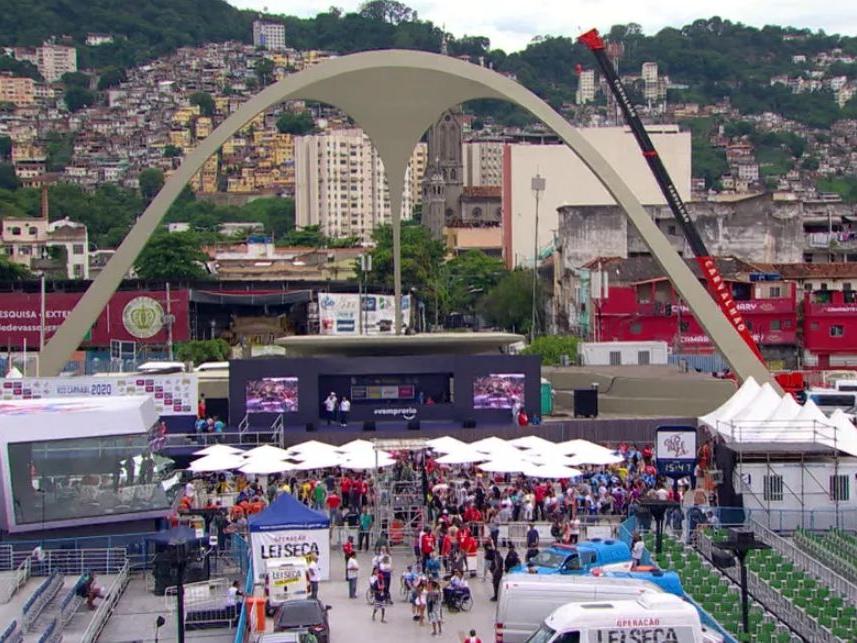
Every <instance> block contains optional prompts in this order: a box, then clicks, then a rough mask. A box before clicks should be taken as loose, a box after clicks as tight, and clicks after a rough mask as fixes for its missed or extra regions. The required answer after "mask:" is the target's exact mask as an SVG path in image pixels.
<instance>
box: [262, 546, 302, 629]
mask: <svg viewBox="0 0 857 643" xmlns="http://www.w3.org/2000/svg"><path fill="white" fill-rule="evenodd" d="M307 567H308V565H307V562H306V559H305V558H302V557H300V556H298V557H294V558H279V559H276V560H269V561H268V562H267V564H266V570H265V595H266V596H267V597H268V601H267V605H266V606H265V611H266V612H267V613H268V615H269V616H270V615H271V614H273V613H274V611H275V610H276V609H277V608H278V607H279V606H280V605H282V604H283V603H285V602H286V601H288V600H294V599H296V598H308V597H309V592H308V591H307V579H306V573H307Z"/></svg>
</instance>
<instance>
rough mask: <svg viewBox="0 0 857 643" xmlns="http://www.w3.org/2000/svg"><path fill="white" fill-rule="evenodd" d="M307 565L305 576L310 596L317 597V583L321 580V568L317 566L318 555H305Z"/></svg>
mask: <svg viewBox="0 0 857 643" xmlns="http://www.w3.org/2000/svg"><path fill="white" fill-rule="evenodd" d="M307 559H308V560H309V565H307V568H306V578H307V580H308V581H309V595H310V598H316V599H317V598H318V583H319V581H320V580H321V570H319V568H318V556H316V555H315V554H310V555H309V556H307Z"/></svg>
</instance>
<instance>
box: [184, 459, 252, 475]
mask: <svg viewBox="0 0 857 643" xmlns="http://www.w3.org/2000/svg"><path fill="white" fill-rule="evenodd" d="M246 462H247V461H246V460H245V459H244V458H242V457H241V456H240V455H229V454H215V455H207V456H204V457H202V458H199V459H197V460H194V461H193V462H191V463H190V467H189V469H190V470H191V471H194V472H196V473H201V472H204V471H229V470H230V469H237V468H238V467H240V466H242V465H243V464H245V463H246Z"/></svg>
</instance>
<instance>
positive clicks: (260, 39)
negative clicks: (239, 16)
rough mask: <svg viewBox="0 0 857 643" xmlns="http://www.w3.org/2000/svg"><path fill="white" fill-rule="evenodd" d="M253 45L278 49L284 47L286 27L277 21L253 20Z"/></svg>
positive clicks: (272, 49)
mask: <svg viewBox="0 0 857 643" xmlns="http://www.w3.org/2000/svg"><path fill="white" fill-rule="evenodd" d="M253 46H254V47H261V48H262V49H269V50H271V51H279V50H282V49H285V48H286V27H285V26H284V25H282V24H280V23H279V22H267V21H265V20H254V21H253Z"/></svg>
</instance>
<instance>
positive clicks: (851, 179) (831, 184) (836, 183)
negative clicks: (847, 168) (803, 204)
mask: <svg viewBox="0 0 857 643" xmlns="http://www.w3.org/2000/svg"><path fill="white" fill-rule="evenodd" d="M815 187H816V189H817V190H818V191H819V192H834V193H836V194H838V195H839V196H841V197H842V200H843V201H845V203H857V176H855V175H853V174H846V175H845V176H836V177H831V178H829V179H819V180H818V181H816V184H815Z"/></svg>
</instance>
